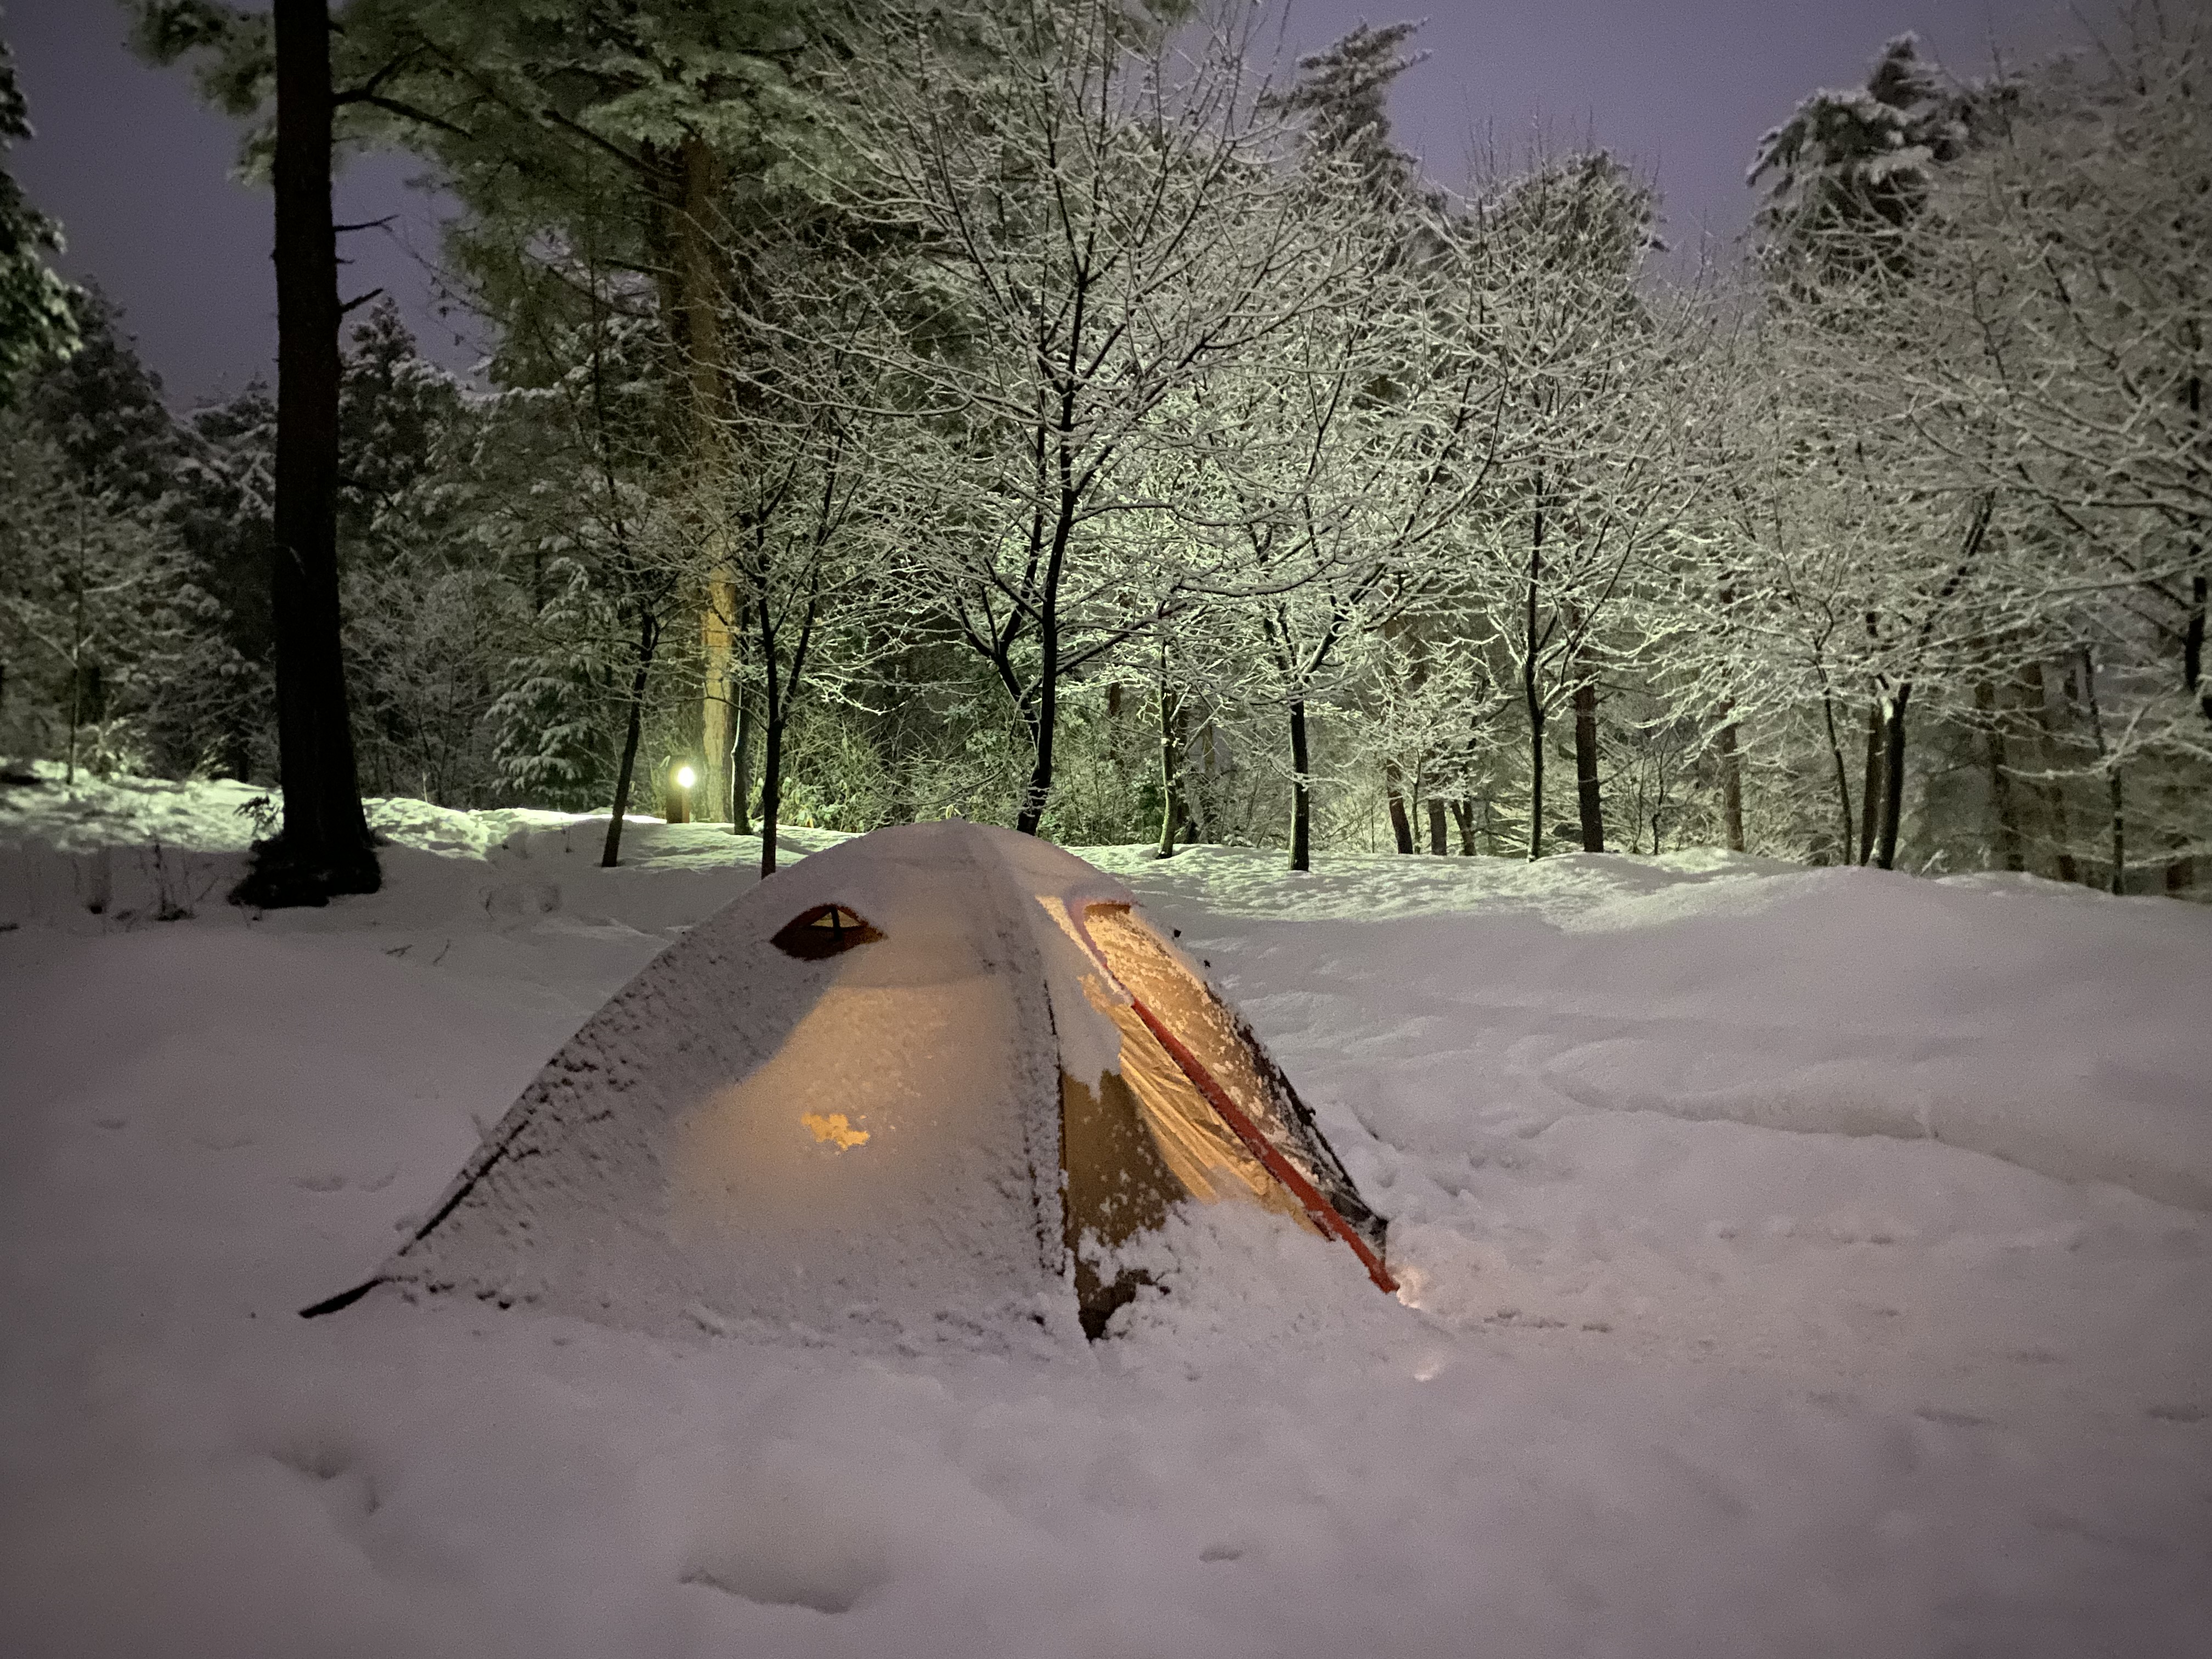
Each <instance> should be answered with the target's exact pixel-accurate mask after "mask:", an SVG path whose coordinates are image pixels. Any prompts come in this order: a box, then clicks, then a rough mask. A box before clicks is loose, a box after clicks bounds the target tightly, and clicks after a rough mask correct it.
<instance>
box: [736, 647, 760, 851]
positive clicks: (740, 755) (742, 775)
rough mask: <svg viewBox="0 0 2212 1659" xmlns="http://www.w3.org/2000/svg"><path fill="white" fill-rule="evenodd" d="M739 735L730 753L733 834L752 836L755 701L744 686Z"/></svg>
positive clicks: (740, 706) (739, 692)
mask: <svg viewBox="0 0 2212 1659" xmlns="http://www.w3.org/2000/svg"><path fill="white" fill-rule="evenodd" d="M737 696H738V735H737V738H736V740H735V742H734V743H733V744H732V747H731V750H730V833H731V834H732V835H733V836H750V834H752V832H753V815H752V800H753V739H754V738H755V736H756V735H757V734H756V733H755V732H754V730H753V727H754V725H755V721H754V720H753V700H752V697H751V696H750V695H749V694H748V693H747V692H746V690H745V689H744V685H743V684H739V685H738V692H737Z"/></svg>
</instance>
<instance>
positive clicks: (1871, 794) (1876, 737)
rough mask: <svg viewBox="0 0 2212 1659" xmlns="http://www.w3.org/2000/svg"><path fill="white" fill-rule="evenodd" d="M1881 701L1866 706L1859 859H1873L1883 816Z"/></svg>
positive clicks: (1860, 789)
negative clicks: (1877, 823)
mask: <svg viewBox="0 0 2212 1659" xmlns="http://www.w3.org/2000/svg"><path fill="white" fill-rule="evenodd" d="M1881 740H1882V733H1881V703H1880V702H1873V703H1869V705H1868V706H1867V738H1866V775H1865V777H1864V778H1863V779H1862V780H1861V781H1860V784H1859V862H1860V863H1861V864H1870V863H1872V862H1873V861H1874V842H1875V823H1876V821H1877V820H1878V819H1879V818H1880V817H1881V794H1882V775H1881Z"/></svg>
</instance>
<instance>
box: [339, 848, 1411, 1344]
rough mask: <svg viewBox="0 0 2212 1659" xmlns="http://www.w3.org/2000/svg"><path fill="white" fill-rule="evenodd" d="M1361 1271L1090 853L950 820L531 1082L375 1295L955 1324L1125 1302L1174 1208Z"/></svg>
mask: <svg viewBox="0 0 2212 1659" xmlns="http://www.w3.org/2000/svg"><path fill="white" fill-rule="evenodd" d="M1186 1200H1197V1201H1200V1202H1234V1203H1246V1204H1255V1205H1258V1206H1262V1207H1264V1208H1266V1209H1267V1210H1271V1211H1273V1212H1277V1213H1278V1214H1279V1215H1280V1216H1281V1217H1282V1218H1283V1219H1284V1223H1285V1225H1291V1226H1297V1227H1302V1228H1305V1229H1308V1230H1310V1231H1313V1232H1316V1233H1319V1234H1322V1235H1324V1236H1326V1237H1331V1238H1334V1239H1336V1240H1338V1241H1340V1243H1343V1244H1344V1245H1345V1246H1346V1247H1347V1251H1348V1255H1347V1258H1346V1270H1347V1271H1355V1270H1356V1269H1355V1268H1354V1267H1353V1263H1352V1258H1354V1257H1356V1258H1357V1261H1358V1264H1359V1265H1360V1266H1363V1267H1364V1268H1365V1269H1366V1271H1367V1272H1368V1273H1369V1274H1370V1277H1371V1278H1372V1279H1374V1280H1375V1282H1376V1284H1377V1285H1381V1286H1383V1288H1385V1289H1386V1290H1387V1289H1395V1285H1394V1283H1393V1281H1392V1280H1391V1279H1390V1277H1389V1272H1388V1270H1387V1268H1386V1267H1385V1266H1384V1264H1383V1231H1384V1224H1383V1218H1381V1217H1379V1216H1377V1215H1376V1213H1375V1212H1373V1211H1372V1210H1370V1208H1368V1206H1366V1205H1365V1204H1364V1202H1362V1201H1361V1200H1360V1197H1359V1195H1358V1192H1357V1191H1356V1190H1354V1188H1353V1187H1352V1181H1351V1178H1350V1177H1349V1176H1347V1175H1346V1173H1345V1170H1344V1168H1343V1166H1342V1164H1340V1163H1339V1162H1338V1160H1337V1158H1336V1156H1335V1154H1334V1152H1331V1151H1330V1149H1329V1147H1328V1143H1327V1142H1326V1141H1325V1140H1324V1139H1322V1134H1321V1131H1320V1130H1319V1128H1318V1127H1316V1125H1315V1122H1314V1120H1313V1117H1312V1115H1311V1114H1310V1112H1309V1111H1308V1110H1307V1109H1306V1108H1305V1106H1304V1103H1302V1102H1301V1101H1300V1100H1299V1099H1298V1097H1297V1094H1296V1092H1295V1091H1293V1090H1292V1089H1291V1085H1290V1083H1289V1081H1288V1080H1287V1079H1285V1077H1284V1076H1283V1073H1282V1072H1281V1071H1280V1069H1279V1068H1278V1067H1277V1066H1275V1065H1274V1063H1273V1061H1272V1060H1269V1059H1268V1058H1267V1054H1266V1053H1265V1052H1264V1051H1263V1050H1262V1049H1261V1047H1260V1044H1259V1043H1258V1042H1257V1041H1256V1040H1255V1037H1254V1036H1253V1034H1252V1031H1251V1030H1250V1028H1249V1026H1248V1025H1247V1024H1245V1023H1244V1021H1243V1019H1242V1018H1239V1017H1238V1016H1237V1014H1236V1013H1235V1012H1233V1011H1231V1009H1230V1008H1229V1007H1228V1006H1226V1005H1225V1003H1223V1002H1222V1000H1220V998H1219V997H1218V995H1216V994H1215V993H1214V992H1213V991H1212V988H1211V987H1209V986H1208V985H1207V984H1206V981H1205V979H1204V978H1203V977H1202V976H1201V975H1200V973H1199V971H1198V970H1197V969H1195V968H1194V966H1193V965H1192V963H1190V962H1189V961H1188V959H1187V958H1185V957H1183V956H1182V953H1181V952H1180V951H1177V950H1176V948H1175V946H1174V945H1172V944H1170V942H1169V940H1168V939H1165V938H1163V937H1162V935H1161V933H1159V931H1158V930H1157V929H1156V928H1154V927H1152V925H1151V924H1150V923H1149V922H1147V921H1146V920H1145V919H1144V917H1143V915H1141V913H1140V912H1139V909H1138V908H1137V905H1136V902H1135V901H1134V899H1133V896H1131V894H1130V893H1129V891H1128V890H1127V889H1126V888H1124V887H1123V886H1121V884H1119V883H1117V882H1115V881H1114V880H1112V879H1111V878H1109V877H1107V876H1105V875H1103V874H1102V873H1101V872H1099V871H1097V870H1096V869H1094V868H1093V867H1092V866H1090V865H1088V864H1085V862H1084V861H1083V860H1080V859H1078V858H1076V857H1074V856H1073V855H1072V854H1067V853H1065V852H1062V851H1060V849H1058V848H1054V847H1051V846H1049V845H1047V844H1045V843H1043V842H1038V841H1036V840H1034V839H1032V838H1031V837H1030V836H1021V835H1017V834H1015V833H1013V832H1012V831H1011V830H1005V829H991V828H987V827H984V826H981V825H977V824H970V823H962V822H959V821H957V820H953V821H948V822H945V823H925V824H912V825H907V826H903V827H900V828H896V829H878V830H877V831H875V832H874V833H872V834H871V835H866V836H860V837H857V838H855V839H854V840H852V841H849V842H843V843H841V844H840V845H837V846H836V847H832V848H828V849H827V850H825V851H823V852H819V853H816V854H813V855H811V857H808V858H806V859H805V860H802V861H800V862H799V863H798V864H796V865H794V866H791V867H790V868H788V869H787V870H785V871H783V872H780V873H778V874H776V875H775V876H773V877H771V878H769V879H768V880H766V881H764V882H763V883H761V884H760V885H759V886H757V887H756V888H753V889H751V890H749V891H748V892H746V893H745V894H744V896H741V897H739V898H738V899H737V900H735V901H733V902H732V903H730V904H729V905H727V906H726V907H725V908H723V909H721V910H720V911H719V912H717V913H716V914H715V915H713V916H711V917H709V918H708V920H706V921H703V922H702V923H700V924H699V925H698V926H697V927H694V928H692V929H691V930H690V933H687V934H685V935H684V938H683V939H680V940H679V941H678V942H677V943H676V944H674V945H671V946H670V947H669V948H668V949H667V950H666V951H663V952H662V953H661V954H660V955H659V957H656V958H655V959H654V960H653V962H652V963H649V964H648V965H647V967H646V968H645V969H643V970H642V971H641V972H640V973H639V974H638V975H637V976H636V977H635V979H633V980H632V981H630V982H629V984H628V985H627V986H626V987H623V989H622V990H621V991H620V992H618V993H617V994H616V995H615V996H614V997H613V999H612V1000H610V1001H609V1002H608V1003H607V1004H606V1005H605V1006H604V1007H603V1008H601V1009H600V1010H599V1012H598V1013H597V1014H596V1015H594V1016H593V1017H592V1018H591V1019H590V1020H589V1021H588V1022H586V1024H585V1025H584V1026H583V1028H582V1029H581V1030H579V1031H578V1032H577V1033H576V1035H575V1036H574V1038H573V1039H571V1040H570V1042H568V1045H567V1046H566V1047H565V1048H562V1050H561V1051H560V1052H559V1053H558V1054H556V1055H554V1057H553V1059H552V1060H551V1061H550V1063H549V1064H548V1065H547V1066H546V1067H545V1069H544V1072H542V1073H540V1074H539V1076H538V1079H537V1081H536V1082H535V1083H533V1084H532V1085H531V1086H530V1087H529V1088H528V1089H527V1090H526V1091H524V1093H523V1095H522V1097H521V1098H520V1099H519V1100H517V1101H516V1102H515V1103H514V1106H513V1109H511V1110H510V1111H508V1113H507V1115H506V1116H505V1117H504V1118H503V1119H501V1121H500V1122H499V1124H498V1125H497V1126H496V1127H495V1128H494V1129H493V1131H492V1132H491V1133H489V1135H488V1136H486V1137H485V1139H484V1140H483V1144H482V1145H481V1146H479V1147H478V1149H477V1152H476V1153H475V1155H474V1156H473V1157H472V1158H471V1159H470V1160H469V1162H468V1164H466V1166H465V1168H463V1170H461V1172H460V1174H459V1176H457V1177H456V1178H455V1179H454V1181H453V1183H452V1184H451V1185H450V1186H449V1187H448V1188H447V1190H446V1192H445V1194H444V1195H443V1196H442V1197H441V1199H440V1200H439V1201H438V1202H437V1203H436V1204H435V1206H433V1207H432V1209H431V1212H430V1213H429V1217H428V1219H427V1220H426V1221H424V1222H423V1223H422V1225H421V1227H420V1228H419V1229H418V1230H417V1231H416V1232H415V1233H414V1234H413V1236H412V1237H410V1239H409V1240H408V1241H407V1243H405V1244H404V1245H403V1246H402V1247H401V1248H400V1249H399V1250H398V1252H397V1253H396V1254H395V1255H393V1256H392V1258H391V1259H390V1260H389V1261H386V1263H385V1265H384V1266H383V1267H382V1268H381V1269H380V1271H379V1272H378V1273H376V1274H375V1275H374V1277H373V1278H372V1279H369V1280H368V1283H367V1284H365V1285H361V1286H358V1287H357V1288H356V1289H354V1290H351V1291H346V1292H344V1293H343V1294H341V1295H339V1296H336V1297H331V1298H330V1299H329V1300H327V1301H325V1302H323V1303H319V1304H316V1305H315V1306H314V1307H313V1308H310V1309H307V1310H305V1311H306V1312H307V1313H308V1314H309V1315H310V1316H314V1315H319V1314H323V1313H327V1312H331V1311H333V1310H336V1309H337V1308H341V1307H343V1306H346V1305H348V1304H351V1303H352V1302H354V1301H356V1300H357V1299H359V1298H360V1297H362V1295H364V1294H366V1293H368V1292H369V1291H374V1290H376V1289H378V1288H379V1287H380V1286H381V1287H388V1289H390V1290H392V1291H398V1292H399V1293H403V1294H407V1295H420V1294H422V1293H425V1292H430V1293H437V1292H453V1293H462V1294H471V1295H474V1296H476V1297H481V1298H483V1299H485V1300H489V1301H494V1302H496V1303H498V1304H501V1305H508V1304H514V1303H524V1304H532V1305H535V1306H538V1307H542V1308H545V1309H548V1310H556V1311H560V1312H565V1313H570V1314H574V1315H580V1316H584V1317H586V1318H590V1319H594V1320H598V1321H600V1322H606V1323H611V1324H617V1325H622V1326H625V1327H633V1328H644V1329H648V1330H668V1329H672V1328H680V1327H683V1326H686V1325H690V1326H704V1327H706V1328H708V1329H712V1330H717V1331H720V1330H727V1329H734V1328H746V1327H755V1328H758V1327H770V1328H785V1327H789V1326H792V1325H794V1324H795V1325H799V1326H802V1327H807V1328H816V1329H821V1328H829V1329H840V1328H843V1329H853V1328H866V1329H876V1330H880V1331H881V1332H883V1333H884V1334H887V1335H892V1336H895V1337H897V1338H902V1339H903V1338H908V1337H912V1336H914V1335H917V1334H927V1333H930V1332H935V1333H937V1334H940V1335H947V1334H950V1335H959V1334H981V1333H985V1332H988V1331H990V1330H992V1329H994V1328H999V1329H1003V1328H1005V1326H1006V1322H1008V1321H1010V1320H1029V1321H1033V1322H1038V1323H1042V1324H1044V1325H1046V1326H1047V1327H1048V1328H1052V1327H1054V1326H1057V1325H1059V1324H1060V1322H1062V1321H1063V1320H1064V1319H1065V1318H1066V1316H1068V1315H1069V1314H1073V1315H1074V1316H1076V1317H1077V1318H1079V1320H1080V1322H1081V1324H1082V1327H1083V1328H1084V1330H1085V1333H1086V1334H1089V1335H1091V1336H1092V1337H1094V1338H1095V1337H1097V1335H1098V1334H1100V1332H1101V1331H1102V1330H1103V1327H1104V1325H1105V1322H1106V1321H1107V1320H1108V1319H1109V1317H1110V1316H1111V1315H1112V1313H1113V1311H1114V1310H1115V1309H1116V1308H1117V1307H1119V1306H1121V1304H1124V1303H1125V1302H1127V1301H1128V1300H1129V1299H1130V1298H1131V1297H1133V1295H1134V1294H1135V1293H1136V1289H1137V1286H1138V1285H1139V1283H1141V1282H1142V1279H1143V1275H1142V1273H1141V1272H1140V1271H1139V1270H1136V1269H1133V1268H1131V1267H1127V1266H1126V1265H1124V1264H1123V1263H1121V1261H1120V1260H1119V1255H1120V1252H1121V1247H1123V1246H1125V1245H1127V1243H1129V1242H1130V1241H1131V1240H1132V1239H1133V1238H1134V1237H1137V1236H1138V1235H1139V1234H1140V1233H1143V1232H1145V1231H1147V1230H1150V1229H1153V1228H1157V1227H1158V1225H1160V1224H1161V1223H1162V1222H1163V1221H1164V1220H1165V1219H1166V1218H1167V1216H1168V1213H1169V1212H1170V1207H1171V1206H1174V1205H1176V1204H1177V1203H1179V1202H1182V1201H1186Z"/></svg>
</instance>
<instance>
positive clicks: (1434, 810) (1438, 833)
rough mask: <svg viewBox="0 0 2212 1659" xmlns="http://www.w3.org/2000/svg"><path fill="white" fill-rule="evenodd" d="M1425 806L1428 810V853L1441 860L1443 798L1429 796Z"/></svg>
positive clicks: (1442, 847)
mask: <svg viewBox="0 0 2212 1659" xmlns="http://www.w3.org/2000/svg"><path fill="white" fill-rule="evenodd" d="M1425 804H1426V805H1427V806H1428V809H1429V851H1430V852H1431V853H1433V854H1436V855H1437V857H1438V858H1442V857H1443V855H1444V850H1445V849H1444V803H1443V797H1442V796H1440V795H1431V796H1430V797H1429V799H1428V800H1427V802H1426V803H1425Z"/></svg>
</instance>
